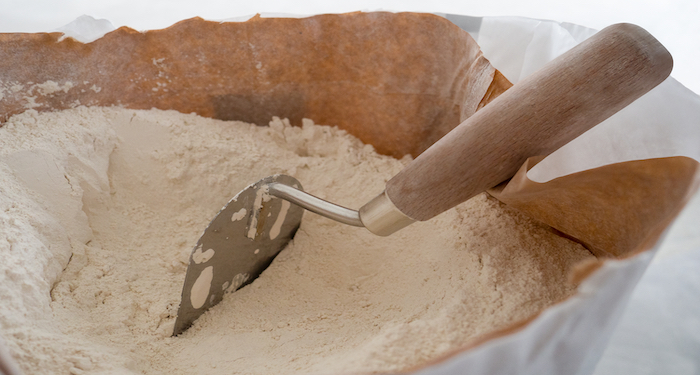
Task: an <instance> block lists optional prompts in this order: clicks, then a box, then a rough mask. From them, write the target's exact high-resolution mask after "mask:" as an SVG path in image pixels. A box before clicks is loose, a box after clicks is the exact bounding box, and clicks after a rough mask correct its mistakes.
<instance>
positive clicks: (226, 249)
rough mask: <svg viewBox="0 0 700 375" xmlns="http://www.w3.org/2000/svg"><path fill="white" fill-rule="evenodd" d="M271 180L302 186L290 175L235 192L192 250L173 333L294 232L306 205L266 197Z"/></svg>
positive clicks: (265, 262) (242, 280) (258, 269)
mask: <svg viewBox="0 0 700 375" xmlns="http://www.w3.org/2000/svg"><path fill="white" fill-rule="evenodd" d="M272 182H280V183H284V184H287V185H291V186H294V187H297V188H298V189H301V183H299V181H297V180H296V179H295V178H293V177H290V176H286V175H275V176H270V177H266V178H264V179H262V180H260V181H258V182H256V183H254V184H252V185H250V186H248V187H247V188H245V189H244V190H242V191H241V192H240V193H238V194H237V195H236V196H235V197H234V198H233V199H231V200H230V201H229V202H228V204H226V206H224V208H222V209H221V211H219V213H218V214H217V215H216V217H215V218H214V219H213V220H212V221H211V223H210V224H209V226H208V227H207V228H206V229H205V230H204V233H203V234H202V236H201V237H200V238H199V241H197V244H196V245H195V247H194V249H193V250H192V253H191V254H190V261H189V265H188V267H187V273H186V275H185V283H184V286H183V288H182V299H181V300H180V308H179V310H178V314H177V319H176V320H175V327H174V329H173V336H176V335H179V334H180V333H182V332H184V331H185V330H187V329H188V328H189V327H190V326H192V324H193V323H194V321H195V320H196V319H197V318H199V317H200V316H201V315H202V314H204V312H206V311H207V310H209V309H210V308H211V307H212V306H214V305H216V304H218V303H219V302H221V300H222V299H223V297H224V294H228V293H232V292H234V291H236V290H238V289H240V288H241V287H243V286H245V285H247V284H249V283H251V282H252V281H253V280H254V279H255V278H257V277H258V276H259V275H260V273H262V272H263V271H264V270H265V269H266V268H267V267H268V266H269V265H270V263H271V262H272V260H273V259H274V258H275V256H276V255H277V254H279V252H280V251H282V249H284V247H285V246H286V245H287V243H288V242H289V241H290V240H291V239H292V238H293V237H294V234H295V233H296V231H297V229H298V228H299V225H300V224H301V218H302V215H303V213H304V209H302V208H301V207H299V206H296V205H294V204H291V203H289V202H287V201H285V200H282V199H279V198H275V197H272V196H269V195H268V194H267V193H266V186H267V184H269V183H272Z"/></svg>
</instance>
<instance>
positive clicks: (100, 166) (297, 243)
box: [0, 87, 591, 374]
mask: <svg viewBox="0 0 700 375" xmlns="http://www.w3.org/2000/svg"><path fill="white" fill-rule="evenodd" d="M56 89H58V88H56ZM60 89H63V90H65V89H67V88H65V87H60ZM407 162H409V160H408V159H404V160H395V159H392V158H389V157H384V156H380V155H377V154H376V153H375V152H374V150H373V148H372V147H371V146H367V145H363V144H362V143H361V142H359V141H358V140H357V139H355V138H353V137H351V136H349V135H348V134H346V133H345V132H343V131H340V130H338V129H335V128H331V127H324V126H317V125H313V123H311V122H310V121H308V120H305V121H304V126H303V127H301V128H297V127H291V126H289V124H288V122H286V121H283V120H279V119H274V120H273V121H272V122H271V123H270V126H269V127H268V126H265V127H258V126H255V125H250V124H244V123H237V122H222V121H217V120H211V119H204V118H200V117H198V116H195V115H184V114H180V113H176V112H172V111H158V110H151V111H134V110H126V109H114V108H112V109H110V108H85V107H79V108H75V109H71V110H66V111H62V112H55V113H38V112H36V111H33V110H30V111H27V112H25V113H23V114H21V115H17V116H14V117H12V118H11V119H10V120H9V121H8V122H7V123H6V124H5V126H3V127H2V128H0V188H1V189H2V195H1V196H0V208H1V209H0V230H2V233H3V234H4V235H3V237H2V238H0V256H2V259H3V261H2V263H0V285H2V287H1V288H0V300H2V301H3V303H2V305H0V335H2V336H3V337H4V338H5V339H6V341H7V345H8V346H9V349H10V351H11V353H12V355H13V356H14V357H15V359H16V360H17V361H18V362H19V364H20V367H21V368H22V369H23V370H24V372H25V373H27V374H59V373H60V374H140V373H144V374H274V373H287V374H294V373H329V374H338V373H350V372H353V373H372V372H391V371H400V370H403V369H407V368H410V367H412V366H419V365H421V364H423V363H426V362H427V361H429V360H431V359H435V358H437V357H439V356H441V355H443V354H445V353H447V352H450V351H452V350H454V349H456V348H459V347H460V346H462V345H465V344H466V343H468V342H469V340H470V339H473V338H475V337H477V336H479V335H481V334H485V333H488V332H491V331H493V330H494V329H498V328H502V327H505V326H507V325H508V324H510V323H513V322H516V321H518V320H520V319H525V318H528V317H530V316H531V315H532V314H535V313H536V312H538V311H540V310H541V309H542V308H544V307H546V306H549V305H551V304H553V303H555V302H557V301H560V300H562V299H564V298H566V297H567V296H569V295H571V294H572V293H573V292H574V291H575V286H574V285H570V284H568V282H567V281H566V280H567V273H568V271H569V270H570V269H571V267H572V266H573V265H574V264H575V263H577V262H579V261H581V260H583V259H585V258H587V257H590V256H591V255H590V253H589V252H588V251H587V250H585V249H584V248H583V247H581V246H580V245H578V244H576V243H573V242H571V241H569V240H567V239H564V238H562V237H560V236H558V235H556V234H554V233H552V232H551V230H550V229H548V228H547V227H545V226H543V225H540V224H538V223H536V222H534V221H532V220H530V219H528V218H526V217H524V216H522V215H521V214H519V213H517V212H515V211H514V210H512V209H509V208H507V207H505V206H503V205H502V204H500V203H499V202H498V201H496V200H495V199H493V198H490V197H488V196H487V195H485V194H482V195H479V196H477V197H475V198H473V199H471V200H470V201H468V202H465V203H464V204H462V205H460V206H458V207H456V208H455V209H452V210H449V211H448V212H446V213H444V214H442V215H439V216H438V217H436V218H435V219H433V220H430V221H428V222H419V223H415V224H413V225H411V226H410V227H409V228H406V229H404V230H402V231H400V232H398V233H396V234H395V235H392V236H390V237H386V238H383V237H377V236H375V235H372V234H371V233H369V232H368V231H367V230H365V229H363V228H355V227H350V226H347V225H342V224H338V223H335V222H332V221H330V220H328V219H325V218H321V217H319V216H317V215H314V214H312V213H309V212H307V213H305V215H304V219H303V221H302V226H301V228H300V230H299V231H298V233H297V234H296V236H295V238H294V240H293V241H292V243H291V244H290V245H289V246H288V247H287V248H286V249H285V250H284V251H282V253H280V255H279V256H278V257H277V258H276V259H275V261H274V262H273V264H272V265H271V266H270V267H269V268H268V269H267V270H266V271H265V272H264V273H263V274H262V275H261V276H260V277H259V278H258V279H257V280H255V281H254V282H253V283H252V284H250V285H248V286H246V287H245V288H243V289H241V290H239V291H238V292H236V293H233V294H229V295H227V297H226V298H225V299H224V301H222V302H221V303H220V304H219V305H217V306H215V307H214V308H212V309H211V310H210V311H209V312H207V313H206V314H204V315H203V316H202V317H201V318H200V319H199V320H198V321H197V322H196V323H195V325H194V326H193V327H192V328H190V329H189V330H188V331H186V332H185V333H184V334H182V335H181V336H179V337H170V334H171V332H172V329H173V324H174V319H175V314H176V312H177V307H178V304H179V300H180V293H181V288H182V283H183V281H184V275H185V270H186V268H187V262H188V259H189V254H190V253H191V252H192V246H193V245H194V243H195V242H196V241H197V238H198V237H199V235H200V234H201V232H202V230H203V229H204V228H205V227H206V225H207V224H208V222H209V220H211V219H212V218H213V217H214V215H215V214H216V213H217V212H218V210H219V209H220V208H221V206H223V204H225V203H226V202H227V201H228V199H230V198H231V197H232V196H234V195H235V194H236V193H237V192H238V191H240V190H242V189H243V188H245V187H246V186H247V185H249V184H251V183H253V182H255V181H257V180H259V179H261V178H262V177H265V176H268V175H272V174H276V173H284V174H288V175H291V176H294V177H296V178H297V179H298V180H299V181H301V182H302V184H303V185H304V188H305V189H306V190H307V191H310V192H312V193H313V194H315V195H318V196H320V197H322V198H325V199H328V200H330V201H332V202H336V203H338V204H341V205H344V206H347V207H353V208H358V207H360V206H361V205H363V204H364V203H366V202H367V201H368V200H369V199H371V198H372V197H374V196H375V195H376V194H378V193H379V192H381V191H382V190H383V187H384V184H385V183H386V181H387V180H388V179H389V178H391V176H392V175H394V174H395V173H397V172H398V171H399V170H401V168H402V167H403V166H404V165H405V164H406V163H407ZM206 256H207V254H206V253H203V252H200V253H199V254H197V257H198V259H199V258H201V257H206Z"/></svg>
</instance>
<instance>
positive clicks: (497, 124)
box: [386, 24, 673, 220]
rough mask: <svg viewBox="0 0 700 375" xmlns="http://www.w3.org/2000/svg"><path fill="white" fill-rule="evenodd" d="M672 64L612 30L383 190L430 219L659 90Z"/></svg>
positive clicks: (468, 124) (639, 35) (621, 27)
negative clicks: (531, 158)
mask: <svg viewBox="0 0 700 375" xmlns="http://www.w3.org/2000/svg"><path fill="white" fill-rule="evenodd" d="M672 66H673V60H672V58H671V55H670V54H669V53H668V51H667V50H666V48H664V47H663V46H662V45H661V43H659V41H657V40H656V39H655V38H654V37H653V36H651V35H650V34H649V33H648V32H646V31H645V30H644V29H642V28H640V27H638V26H635V25H630V24H617V25H613V26H609V27H607V28H605V29H603V30H602V31H600V32H598V33H596V34H595V35H593V36H592V37H591V38H589V39H587V40H586V41H584V42H583V43H581V44H579V45H578V46H576V47H574V48H573V49H571V50H569V51H568V52H566V53H565V54H563V55H561V56H559V57H558V58H556V59H555V60H553V61H551V62H550V63H548V64H547V65H545V66H544V67H543V68H542V69H540V70H539V71H537V72H535V73H534V74H532V75H530V76H529V77H527V78H526V79H524V80H523V81H521V82H519V83H517V84H516V85H514V86H513V87H512V88H510V89H509V90H508V91H506V92H505V93H503V94H502V95H501V96H499V97H498V98H496V99H495V100H494V101H493V102H491V103H489V104H488V105H486V106H485V107H484V108H482V109H481V110H480V111H478V112H477V113H475V114H474V115H472V116H471V117H470V118H468V119H467V120H466V121H464V122H462V123H461V124H460V125H459V126H457V127H456V128H455V129H453V130H452V131H451V132H450V133H449V134H447V135H446V136H444V137H443V138H442V139H440V140H439V141H438V142H436V143H435V144H434V145H433V146H431V147H430V148H429V149H428V150H426V151H425V152H424V153H422V154H421V155H420V156H418V157H417V158H416V159H415V160H414V161H413V162H412V163H410V164H409V165H408V166H406V168H404V169H403V170H402V171H401V172H399V174H397V175H396V176H394V177H393V178H392V179H391V180H389V182H388V183H387V186H386V193H387V195H388V197H389V198H390V199H391V201H392V202H393V203H394V205H395V206H396V207H397V208H398V209H399V210H401V211H402V212H403V213H404V214H406V215H407V216H409V217H411V218H413V219H415V220H428V219H430V218H432V217H434V216H436V215H438V214H440V213H442V212H443V211H446V210H448V209H450V208H452V207H454V206H456V205H458V204H459V203H462V202H464V201H465V200H467V199H469V198H471V197H472V196H474V195H476V194H478V193H480V192H482V191H484V190H486V189H488V188H490V187H493V186H496V185H498V184H499V183H501V182H503V181H505V180H506V179H508V178H510V177H512V176H513V175H514V174H515V172H517V170H518V168H519V167H520V166H521V165H522V164H523V163H524V162H525V160H526V159H527V158H528V157H531V156H537V155H548V154H550V153H552V152H553V151H555V150H556V149H558V148H559V147H561V146H563V145H564V144H566V143H568V142H569V141H571V140H573V139H574V138H576V137H578V136H579V135H581V134H583V133H584V132H586V131H587V130H588V129H590V128H592V127H593V126H595V125H597V124H598V123H600V122H602V121H603V120H605V119H607V118H608V117H610V116H612V115H613V114H614V113H616V112H617V111H619V110H621V109H622V108H624V107H626V106H627V105H628V104H630V103H632V102H633V101H634V100H636V99H637V98H639V97H640V96H642V95H644V94H645V93H646V92H648V91H649V90H651V89H652V88H654V87H655V86H657V85H658V84H659V83H661V82H662V81H663V80H664V79H666V78H667V77H668V76H669V74H670V73H671V68H672Z"/></svg>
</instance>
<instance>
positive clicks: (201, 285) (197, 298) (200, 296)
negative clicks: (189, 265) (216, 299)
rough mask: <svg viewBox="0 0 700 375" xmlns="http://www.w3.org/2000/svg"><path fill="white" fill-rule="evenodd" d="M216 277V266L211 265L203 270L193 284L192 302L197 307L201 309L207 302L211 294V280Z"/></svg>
mask: <svg viewBox="0 0 700 375" xmlns="http://www.w3.org/2000/svg"><path fill="white" fill-rule="evenodd" d="M213 278H214V267H213V266H209V267H207V268H205V269H203V270H202V273H200V274H199V277H198V278H197V281H195V282H194V284H193V285H192V291H191V292H190V303H192V307H194V308H195V309H199V308H201V307H202V306H204V303H205V302H207V297H208V296H209V290H210V289H211V281H212V279H213Z"/></svg>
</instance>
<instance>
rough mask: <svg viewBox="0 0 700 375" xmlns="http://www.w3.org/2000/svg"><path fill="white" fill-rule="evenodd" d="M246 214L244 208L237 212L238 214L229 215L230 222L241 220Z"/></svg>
mask: <svg viewBox="0 0 700 375" xmlns="http://www.w3.org/2000/svg"><path fill="white" fill-rule="evenodd" d="M247 213H248V211H247V210H246V209H245V208H241V209H240V210H238V212H236V213H234V214H233V215H231V221H239V220H242V219H243V218H244V217H245V214H247Z"/></svg>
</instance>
